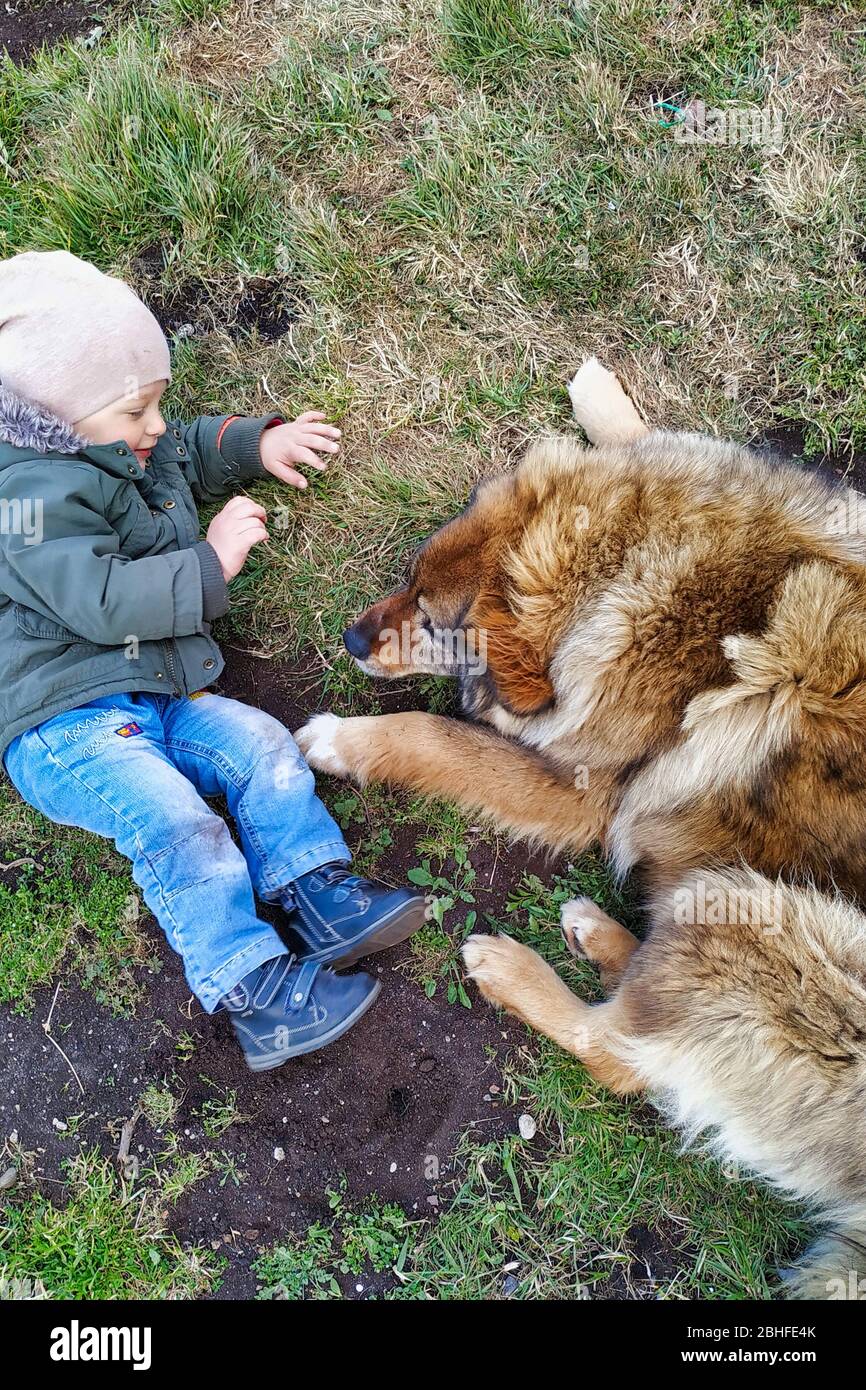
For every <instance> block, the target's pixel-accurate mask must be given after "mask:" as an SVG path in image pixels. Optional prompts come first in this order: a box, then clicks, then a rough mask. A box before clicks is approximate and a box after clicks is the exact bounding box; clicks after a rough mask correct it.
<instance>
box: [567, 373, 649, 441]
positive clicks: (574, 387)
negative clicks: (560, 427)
mask: <svg viewBox="0 0 866 1390" xmlns="http://www.w3.org/2000/svg"><path fill="white" fill-rule="evenodd" d="M568 394H569V396H570V397H571V405H572V409H573V411H574V418H575V420H576V421H577V423H578V424H579V425H580V427H581V429H582V430H583V432H584V434H585V435H586V436H587V438H588V439H589V440H590V441H591V443H593V444H629V443H631V441H632V440H634V439H640V438H641V436H642V435H645V434H649V430H648V428H647V426H646V425H645V424H644V422H643V420H642V419H641V418H640V416H639V415H638V413H637V411H636V410H635V408H634V406H633V405H632V403H631V401H630V400H629V398H628V396H627V395H626V394H625V391H623V389H622V387H621V386H620V384H619V381H618V380H617V378H616V377H615V376H614V374H613V372H609V371H608V370H607V368H606V367H603V366H602V365H601V363H600V362H599V360H598V358H597V357H589V358H587V360H586V361H585V362H584V364H583V366H582V367H581V368H580V370H579V371H578V372H576V374H575V375H574V376H573V377H572V379H571V381H570V382H569V383H568Z"/></svg>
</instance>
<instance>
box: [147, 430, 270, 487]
mask: <svg viewBox="0 0 866 1390" xmlns="http://www.w3.org/2000/svg"><path fill="white" fill-rule="evenodd" d="M282 423H283V419H282V416H281V415H261V416H258V417H257V418H255V419H252V418H250V417H249V416H246V415H202V416H201V417H200V418H199V419H198V420H193V422H192V424H191V425H182V424H180V423H171V424H169V426H168V428H169V429H170V430H171V431H172V432H173V433H174V435H175V437H176V438H177V439H178V441H179V444H180V447H181V448H183V449H185V450H186V455H187V457H186V458H185V459H184V458H183V457H180V456H179V457H178V463H179V464H180V466H181V469H182V470H183V473H184V475H185V477H186V480H187V482H188V483H189V485H190V487H191V488H192V490H193V493H194V494H195V495H196V496H197V497H199V498H202V499H203V500H207V499H209V498H213V497H222V496H224V495H225V493H227V492H232V491H233V490H234V489H235V488H236V487H239V486H240V484H241V483H243V482H246V481H248V480H250V479H253V478H267V477H268V476H269V475H268V472H267V470H266V469H265V468H263V467H262V459H261V453H260V451H259V441H260V439H261V437H262V434H263V433H264V431H265V430H266V429H268V428H269V427H270V426H271V425H280V424H282Z"/></svg>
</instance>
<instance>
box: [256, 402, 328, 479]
mask: <svg viewBox="0 0 866 1390" xmlns="http://www.w3.org/2000/svg"><path fill="white" fill-rule="evenodd" d="M324 421H325V416H324V415H323V414H322V412H321V411H320V410H305V411H304V413H303V415H299V416H298V418H297V420H293V421H292V422H291V424H285V425H274V427H273V428H272V429H269V430H265V432H264V434H263V435H262V438H261V444H260V445H259V449H260V452H261V456H262V464H263V466H264V467H265V468H266V469H267V470H268V472H269V473H273V475H274V477H275V478H279V479H280V480H281V481H282V482H284V483H290V484H291V486H292V487H306V486H307V480H306V478H305V477H304V476H303V474H301V473H299V472H298V471H297V469H295V468H292V466H291V465H292V464H293V463H306V464H308V465H309V466H310V468H326V467H327V464H326V462H325V460H324V459H320V458H318V457H317V452H318V453H323V452H324V453H327V454H336V453H337V452H338V450H339V448H340V446H339V444H338V443H337V440H338V439H339V438H340V431H339V430H338V429H337V428H336V427H335V426H334V425H328V424H325V423H324Z"/></svg>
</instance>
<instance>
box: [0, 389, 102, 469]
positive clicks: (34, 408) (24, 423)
mask: <svg viewBox="0 0 866 1390" xmlns="http://www.w3.org/2000/svg"><path fill="white" fill-rule="evenodd" d="M0 443H3V444H11V445H12V446H13V448H16V449H31V450H32V451H33V452H34V453H35V454H77V453H78V452H79V451H80V450H81V449H83V448H86V447H87V443H88V441H87V440H86V439H84V438H83V436H82V435H80V434H77V433H76V431H75V430H74V429H73V428H72V426H71V425H69V424H67V423H66V422H65V421H64V420H60V419H58V417H57V416H56V415H54V414H52V412H51V411H50V410H46V409H45V407H44V406H41V405H37V404H36V402H35V401H25V400H23V399H22V397H21V396H16V395H15V393H14V392H13V391H8V390H7V389H6V387H5V386H0Z"/></svg>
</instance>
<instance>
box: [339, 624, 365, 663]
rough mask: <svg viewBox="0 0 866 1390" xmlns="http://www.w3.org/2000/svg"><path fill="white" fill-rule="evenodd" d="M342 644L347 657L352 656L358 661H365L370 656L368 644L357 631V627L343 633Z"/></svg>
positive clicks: (348, 628)
mask: <svg viewBox="0 0 866 1390" xmlns="http://www.w3.org/2000/svg"><path fill="white" fill-rule="evenodd" d="M343 644H344V646H345V648H346V651H347V652H348V653H349V655H350V656H354V657H355V658H356V660H358V661H366V659H367V657H368V656H369V655H370V643H369V642H368V641H367V639H366V637H364V636H363V635H362V633H360V632H359V631H358V628H357V626H355V627H347V628H346V631H345V632H344V633H343Z"/></svg>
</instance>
